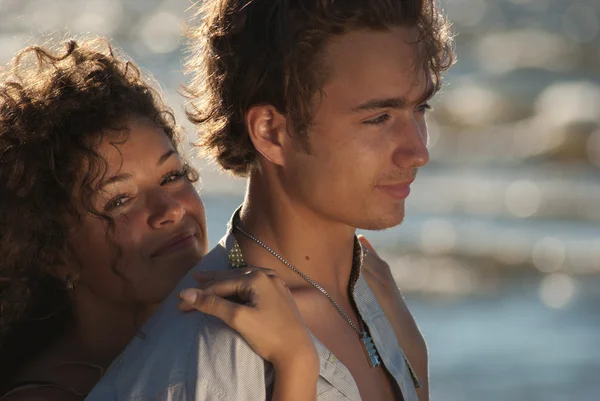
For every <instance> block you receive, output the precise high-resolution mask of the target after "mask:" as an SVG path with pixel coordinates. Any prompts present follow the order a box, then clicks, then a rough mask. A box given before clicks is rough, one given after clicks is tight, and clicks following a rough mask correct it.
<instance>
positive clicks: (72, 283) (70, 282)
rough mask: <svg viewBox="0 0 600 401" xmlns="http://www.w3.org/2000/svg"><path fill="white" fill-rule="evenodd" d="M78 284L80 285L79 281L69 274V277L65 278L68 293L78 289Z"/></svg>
mask: <svg viewBox="0 0 600 401" xmlns="http://www.w3.org/2000/svg"><path fill="white" fill-rule="evenodd" d="M77 284H79V281H78V280H75V279H74V278H73V276H71V275H70V274H69V273H67V276H66V277H65V287H66V288H67V291H73V290H74V289H75V288H76V287H77Z"/></svg>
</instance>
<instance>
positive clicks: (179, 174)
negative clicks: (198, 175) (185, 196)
mask: <svg viewBox="0 0 600 401" xmlns="http://www.w3.org/2000/svg"><path fill="white" fill-rule="evenodd" d="M187 173H188V171H187V169H186V168H182V169H181V170H177V171H171V172H169V173H167V174H166V175H165V176H164V178H163V180H162V182H161V183H160V185H165V184H168V183H170V182H173V181H178V180H180V179H182V178H184V177H186V176H187Z"/></svg>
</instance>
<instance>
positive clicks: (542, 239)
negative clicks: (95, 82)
mask: <svg viewBox="0 0 600 401" xmlns="http://www.w3.org/2000/svg"><path fill="white" fill-rule="evenodd" d="M441 4H442V5H443V7H444V8H445V10H446V11H447V13H448V15H449V16H450V18H451V20H452V21H453V22H454V27H455V31H456V32H457V36H456V50H457V54H458V63H457V64H456V66H455V67H453V69H452V70H451V71H450V73H449V74H448V75H447V77H446V85H445V86H444V88H443V91H442V93H440V94H439V95H438V96H437V98H436V100H434V102H433V106H434V111H433V112H431V114H430V115H429V129H430V135H431V144H430V151H431V163H430V164H429V165H428V166H427V167H425V168H423V169H422V170H421V171H420V173H419V176H418V179H417V181H416V182H415V183H414V184H413V191H412V194H411V196H410V198H409V202H408V213H407V218H406V221H405V222H404V224H402V225H401V226H399V227H397V228H394V229H391V230H387V231H383V232H367V233H365V234H366V235H367V237H368V238H369V239H371V240H372V242H373V243H374V244H375V246H376V248H378V249H379V250H380V253H381V254H382V255H383V256H384V258H385V259H386V260H387V261H389V263H390V264H391V266H392V268H393V271H394V275H395V277H396V279H397V283H398V285H399V286H400V288H401V290H402V291H403V293H404V294H405V295H406V298H407V302H408V304H409V306H410V308H411V310H412V312H413V314H414V315H415V318H416V320H417V322H418V323H419V325H420V327H421V330H422V331H423V333H424V335H425V337H426V339H427V341H428V344H429V350H430V365H431V386H432V400H439V401H462V400H477V401H479V400H485V401H504V400H513V401H542V400H543V401H555V400H556V401H559V400H560V401H575V400H577V401H584V400H585V401H587V400H600V378H599V375H600V274H599V273H600V1H597V0H494V1H491V0H488V1H486V0H443V1H442V2H441ZM190 7H193V4H192V3H191V1H190V0H51V1H42V0H0V64H5V63H7V62H8V61H9V60H10V59H11V57H12V56H13V55H14V53H15V52H16V51H17V50H19V49H20V48H22V47H24V46H26V45H29V44H34V43H40V42H43V41H44V40H45V38H46V37H47V35H52V36H53V37H54V38H66V37H68V34H87V33H90V34H100V35H106V36H108V37H110V38H111V40H112V42H113V44H114V45H116V46H118V47H120V48H122V49H124V50H125V52H127V53H128V54H129V55H130V56H131V57H132V58H133V59H134V60H135V61H136V62H137V63H138V64H139V65H141V66H142V67H143V68H144V69H145V70H147V71H149V72H151V73H152V74H153V75H154V77H155V78H156V79H157V80H158V81H160V82H161V84H162V89H163V91H164V92H165V93H166V94H167V96H168V99H169V102H170V104H171V105H172V106H173V107H174V108H175V110H176V113H177V115H178V117H179V121H180V122H182V123H185V124H184V125H186V126H187V128H188V132H189V139H190V142H191V141H193V128H192V127H191V126H190V125H189V124H187V122H186V121H185V117H184V114H183V100H182V98H181V96H179V95H178V93H177V92H178V90H179V88H180V85H181V84H182V83H184V82H185V79H186V77H185V76H184V74H183V69H182V67H181V64H182V60H183V59H184V57H185V55H186V53H185V45H184V39H183V37H182V35H181V28H182V26H181V24H182V22H183V21H184V20H185V19H186V18H189V17H190V16H191V14H192V12H191V11H190ZM188 149H189V150H190V152H191V148H188ZM195 164H196V165H197V166H199V167H200V168H201V173H202V178H203V184H202V189H201V191H202V195H203V198H204V201H205V203H206V207H207V213H208V225H209V232H210V242H211V245H214V244H215V243H216V242H217V241H218V239H219V238H220V237H221V236H222V235H223V234H224V231H225V224H226V222H227V220H228V218H229V216H230V214H231V213H232V212H233V210H234V208H235V207H236V206H237V205H238V204H239V203H241V200H242V194H243V190H244V183H243V181H240V180H234V179H232V178H231V177H229V176H227V175H223V174H220V173H219V172H218V171H217V170H216V169H215V168H214V167H213V166H210V165H208V164H207V163H206V162H204V161H202V160H198V159H195Z"/></svg>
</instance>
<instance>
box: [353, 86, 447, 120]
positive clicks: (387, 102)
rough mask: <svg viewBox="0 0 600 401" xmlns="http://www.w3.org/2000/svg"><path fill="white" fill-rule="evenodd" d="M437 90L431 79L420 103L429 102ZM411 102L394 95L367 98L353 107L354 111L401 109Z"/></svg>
mask: <svg viewBox="0 0 600 401" xmlns="http://www.w3.org/2000/svg"><path fill="white" fill-rule="evenodd" d="M435 92H436V88H435V86H434V85H433V83H432V82H431V81H430V82H429V83H428V85H427V88H426V89H425V91H424V92H423V95H422V96H421V97H420V98H419V100H418V102H417V103H418V104H421V103H424V102H427V101H428V100H429V99H431V98H432V97H433V95H434V94H435ZM408 103H409V102H407V100H406V99H405V98H403V97H392V98H383V99H371V100H367V101H366V102H364V103H361V104H360V105H358V106H356V107H354V108H352V113H358V112H361V111H371V110H377V109H401V108H403V107H406V105H407V104H408Z"/></svg>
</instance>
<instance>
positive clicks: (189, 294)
mask: <svg viewBox="0 0 600 401" xmlns="http://www.w3.org/2000/svg"><path fill="white" fill-rule="evenodd" d="M179 296H180V297H181V299H183V300H184V301H186V302H189V303H190V304H193V303H194V302H196V299H198V290H193V289H191V288H188V289H186V290H183V291H181V292H180V293H179Z"/></svg>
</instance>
